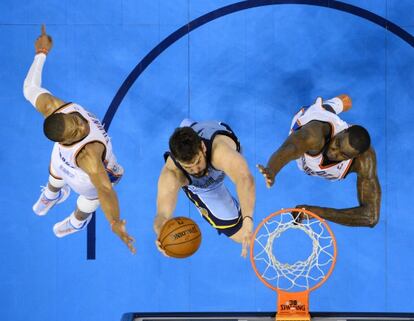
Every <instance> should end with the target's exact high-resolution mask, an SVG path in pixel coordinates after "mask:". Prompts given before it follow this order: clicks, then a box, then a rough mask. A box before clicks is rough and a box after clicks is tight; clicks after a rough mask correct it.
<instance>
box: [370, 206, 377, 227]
mask: <svg viewBox="0 0 414 321" xmlns="http://www.w3.org/2000/svg"><path fill="white" fill-rule="evenodd" d="M378 222H379V210H378V209H374V208H370V209H368V227H374V226H376V225H377V224H378Z"/></svg>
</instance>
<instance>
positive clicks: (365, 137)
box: [348, 125, 371, 154]
mask: <svg viewBox="0 0 414 321" xmlns="http://www.w3.org/2000/svg"><path fill="white" fill-rule="evenodd" d="M348 133H349V144H350V145H351V146H352V148H354V149H356V150H357V151H358V152H359V153H360V154H362V153H363V152H365V151H366V150H368V148H369V146H371V137H370V136H369V133H368V131H367V130H366V129H365V128H364V127H362V126H359V125H353V126H351V127H349V128H348Z"/></svg>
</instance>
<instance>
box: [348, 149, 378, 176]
mask: <svg viewBox="0 0 414 321" xmlns="http://www.w3.org/2000/svg"><path fill="white" fill-rule="evenodd" d="M376 167H377V156H376V153H375V150H374V148H373V147H372V146H371V147H370V148H369V149H368V150H366V151H365V152H364V153H362V154H361V155H359V156H358V157H356V158H354V160H353V164H352V168H351V171H353V172H355V173H357V174H358V175H360V176H365V177H371V176H373V175H376Z"/></svg>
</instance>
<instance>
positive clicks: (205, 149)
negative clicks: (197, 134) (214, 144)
mask: <svg viewBox="0 0 414 321" xmlns="http://www.w3.org/2000/svg"><path fill="white" fill-rule="evenodd" d="M201 150H202V151H203V153H204V154H205V153H206V152H207V147H206V144H204V142H203V141H201Z"/></svg>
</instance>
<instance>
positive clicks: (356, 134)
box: [258, 95, 381, 227]
mask: <svg viewBox="0 0 414 321" xmlns="http://www.w3.org/2000/svg"><path fill="white" fill-rule="evenodd" d="M351 107H352V101H351V98H350V97H349V96H347V95H339V96H338V97H335V98H332V99H329V100H326V101H323V100H322V98H317V99H316V101H315V103H314V104H313V105H311V106H308V107H304V108H302V109H301V110H300V111H299V112H298V113H297V114H296V115H295V116H294V118H293V120H292V124H291V130H290V135H289V136H288V138H287V139H286V140H285V142H284V143H283V144H282V146H280V148H279V149H278V150H277V151H276V152H274V153H273V155H272V156H271V157H270V159H269V161H268V163H267V165H266V167H264V166H263V165H258V168H259V171H260V172H261V173H262V174H263V176H264V178H265V181H266V185H267V186H268V187H271V186H272V185H273V184H274V180H275V176H276V175H277V173H279V171H280V170H281V169H282V168H283V167H284V166H285V165H286V164H287V163H289V162H290V161H292V160H295V159H296V163H297V165H298V167H299V169H300V170H302V171H304V172H305V173H306V174H308V175H311V176H319V177H322V178H326V179H329V180H333V181H335V180H340V179H344V178H345V177H346V176H347V175H348V174H349V173H351V172H354V173H356V174H357V189H358V201H359V206H356V207H352V208H346V209H335V208H326V207H318V206H311V205H297V206H296V207H298V208H305V209H307V210H309V211H311V212H313V213H315V214H317V215H319V216H320V217H322V218H325V219H327V220H330V221H332V222H335V223H339V224H342V225H347V226H369V227H373V226H375V225H376V224H377V222H378V219H379V214H380V204H381V188H380V184H379V181H378V177H377V162H376V156H375V152H374V149H373V148H372V147H371V139H370V136H369V134H368V132H367V131H366V129H365V128H363V127H361V126H358V125H353V126H352V125H348V124H347V123H346V122H344V121H343V120H341V119H340V118H339V117H338V116H337V114H339V113H341V112H342V111H346V110H349V109H350V108H351ZM297 219H298V221H300V220H301V219H303V215H301V216H299V217H298V218H297Z"/></svg>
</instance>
